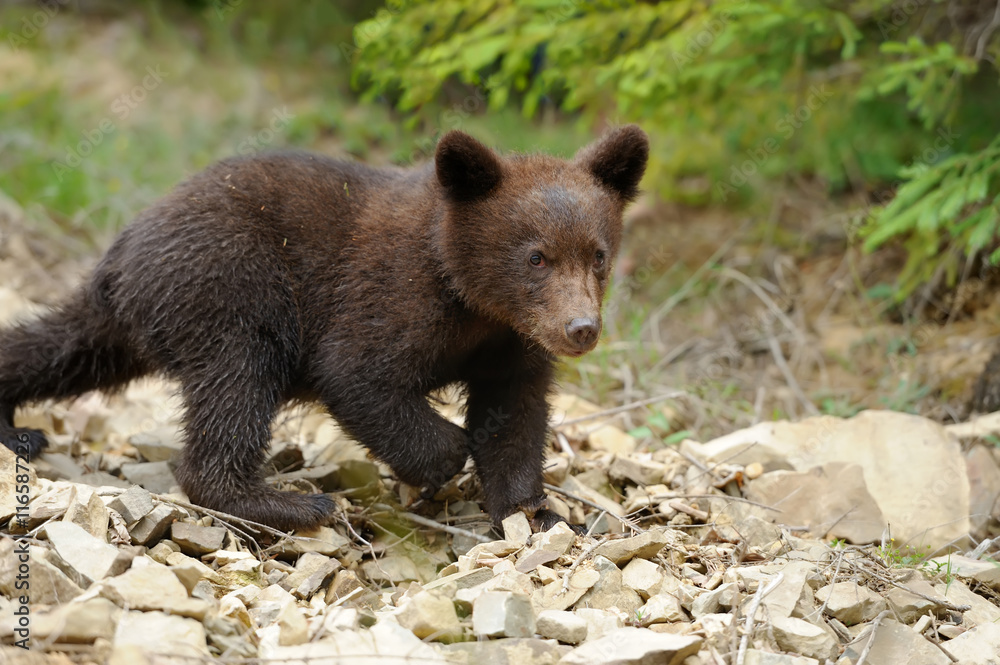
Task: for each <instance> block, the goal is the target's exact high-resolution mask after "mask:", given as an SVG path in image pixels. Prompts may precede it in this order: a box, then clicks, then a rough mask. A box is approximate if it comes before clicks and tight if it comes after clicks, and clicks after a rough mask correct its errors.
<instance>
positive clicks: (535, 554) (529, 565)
mask: <svg viewBox="0 0 1000 665" xmlns="http://www.w3.org/2000/svg"><path fill="white" fill-rule="evenodd" d="M558 558H559V555H558V554H556V553H555V552H549V551H548V550H531V551H529V552H528V553H527V554H525V555H524V556H522V557H521V558H520V559H518V560H517V565H516V566H515V568H514V569H515V570H516V571H517V572H519V573H530V572H531V571H533V570H535V569H536V568H538V567H539V566H544V565H545V564H547V563H552V562H553V561H555V560H556V559H558Z"/></svg>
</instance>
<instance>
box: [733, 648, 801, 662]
mask: <svg viewBox="0 0 1000 665" xmlns="http://www.w3.org/2000/svg"><path fill="white" fill-rule="evenodd" d="M743 663H744V665H820V661H818V660H816V659H815V658H809V657H807V656H795V655H792V654H786V653H770V652H768V651H761V650H759V649H747V653H746V659H745V660H744V661H743Z"/></svg>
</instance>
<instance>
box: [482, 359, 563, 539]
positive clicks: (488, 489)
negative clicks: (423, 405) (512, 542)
mask: <svg viewBox="0 0 1000 665" xmlns="http://www.w3.org/2000/svg"><path fill="white" fill-rule="evenodd" d="M518 365H519V363H513V366H508V369H510V370H512V371H511V372H509V373H508V372H503V373H502V374H500V375H492V376H489V377H486V378H477V379H475V380H472V381H469V386H468V389H469V397H468V403H467V411H466V429H467V430H468V431H469V440H470V443H469V446H470V449H471V451H472V458H473V460H475V462H476V473H477V475H478V476H479V482H480V484H481V485H482V487H483V494H484V495H485V500H486V510H487V512H488V513H489V514H490V517H492V518H493V521H494V523H496V524H500V522H501V521H503V519H504V518H505V517H507V516H508V515H510V514H512V513H514V512H517V511H518V510H523V511H525V513H526V514H527V515H528V517H529V518H530V519H531V521H532V526H533V527H534V528H535V529H536V530H544V529H547V528H549V527H551V526H552V525H553V524H555V523H556V522H559V521H562V520H561V518H559V516H558V515H556V514H555V513H552V512H551V511H549V510H547V509H546V508H545V507H544V506H545V505H546V498H545V491H544V488H543V487H542V465H543V464H544V461H545V447H546V433H547V430H548V415H549V405H548V394H549V390H550V388H551V385H552V365H551V363H550V362H548V361H544V362H540V361H539V362H535V363H534V364H533V366H532V365H528V364H527V363H524V364H521V366H518Z"/></svg>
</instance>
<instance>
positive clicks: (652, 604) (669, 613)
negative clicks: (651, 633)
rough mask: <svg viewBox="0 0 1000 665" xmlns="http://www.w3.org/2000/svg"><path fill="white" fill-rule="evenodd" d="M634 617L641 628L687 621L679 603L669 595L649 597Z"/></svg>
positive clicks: (674, 597) (659, 594) (675, 597)
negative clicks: (655, 624)
mask: <svg viewBox="0 0 1000 665" xmlns="http://www.w3.org/2000/svg"><path fill="white" fill-rule="evenodd" d="M636 616H637V618H638V619H639V621H640V622H641V623H642V625H643V626H649V625H652V624H654V623H673V622H675V621H687V620H688V616H687V614H685V613H684V608H682V607H681V601H680V600H678V598H677V596H674V595H673V594H670V593H658V594H656V595H653V596H650V597H649V600H648V601H646V604H645V605H643V606H642V607H640V608H639V609H638V610H637V611H636Z"/></svg>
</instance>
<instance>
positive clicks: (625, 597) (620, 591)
mask: <svg viewBox="0 0 1000 665" xmlns="http://www.w3.org/2000/svg"><path fill="white" fill-rule="evenodd" d="M598 549H600V548H598ZM594 568H595V569H596V570H597V572H598V573H599V574H600V579H598V580H597V582H596V583H595V584H594V586H593V587H591V588H590V590H589V591H587V593H585V594H584V595H583V597H582V598H580V600H579V601H577V602H578V603H580V606H581V607H593V608H596V609H599V610H606V609H610V608H612V607H613V608H616V609H618V610H619V611H621V612H625V613H626V614H628V615H630V616H631V615H633V614H635V611H636V610H638V609H639V608H640V607H642V598H640V597H639V594H638V593H636V592H635V591H633V590H632V589H630V588H628V587H627V586H624V585H623V584H622V571H620V570H619V569H618V566H616V565H615V564H614V563H612V562H611V561H610V560H608V559H607V558H605V557H604V556H602V555H595V556H594Z"/></svg>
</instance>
